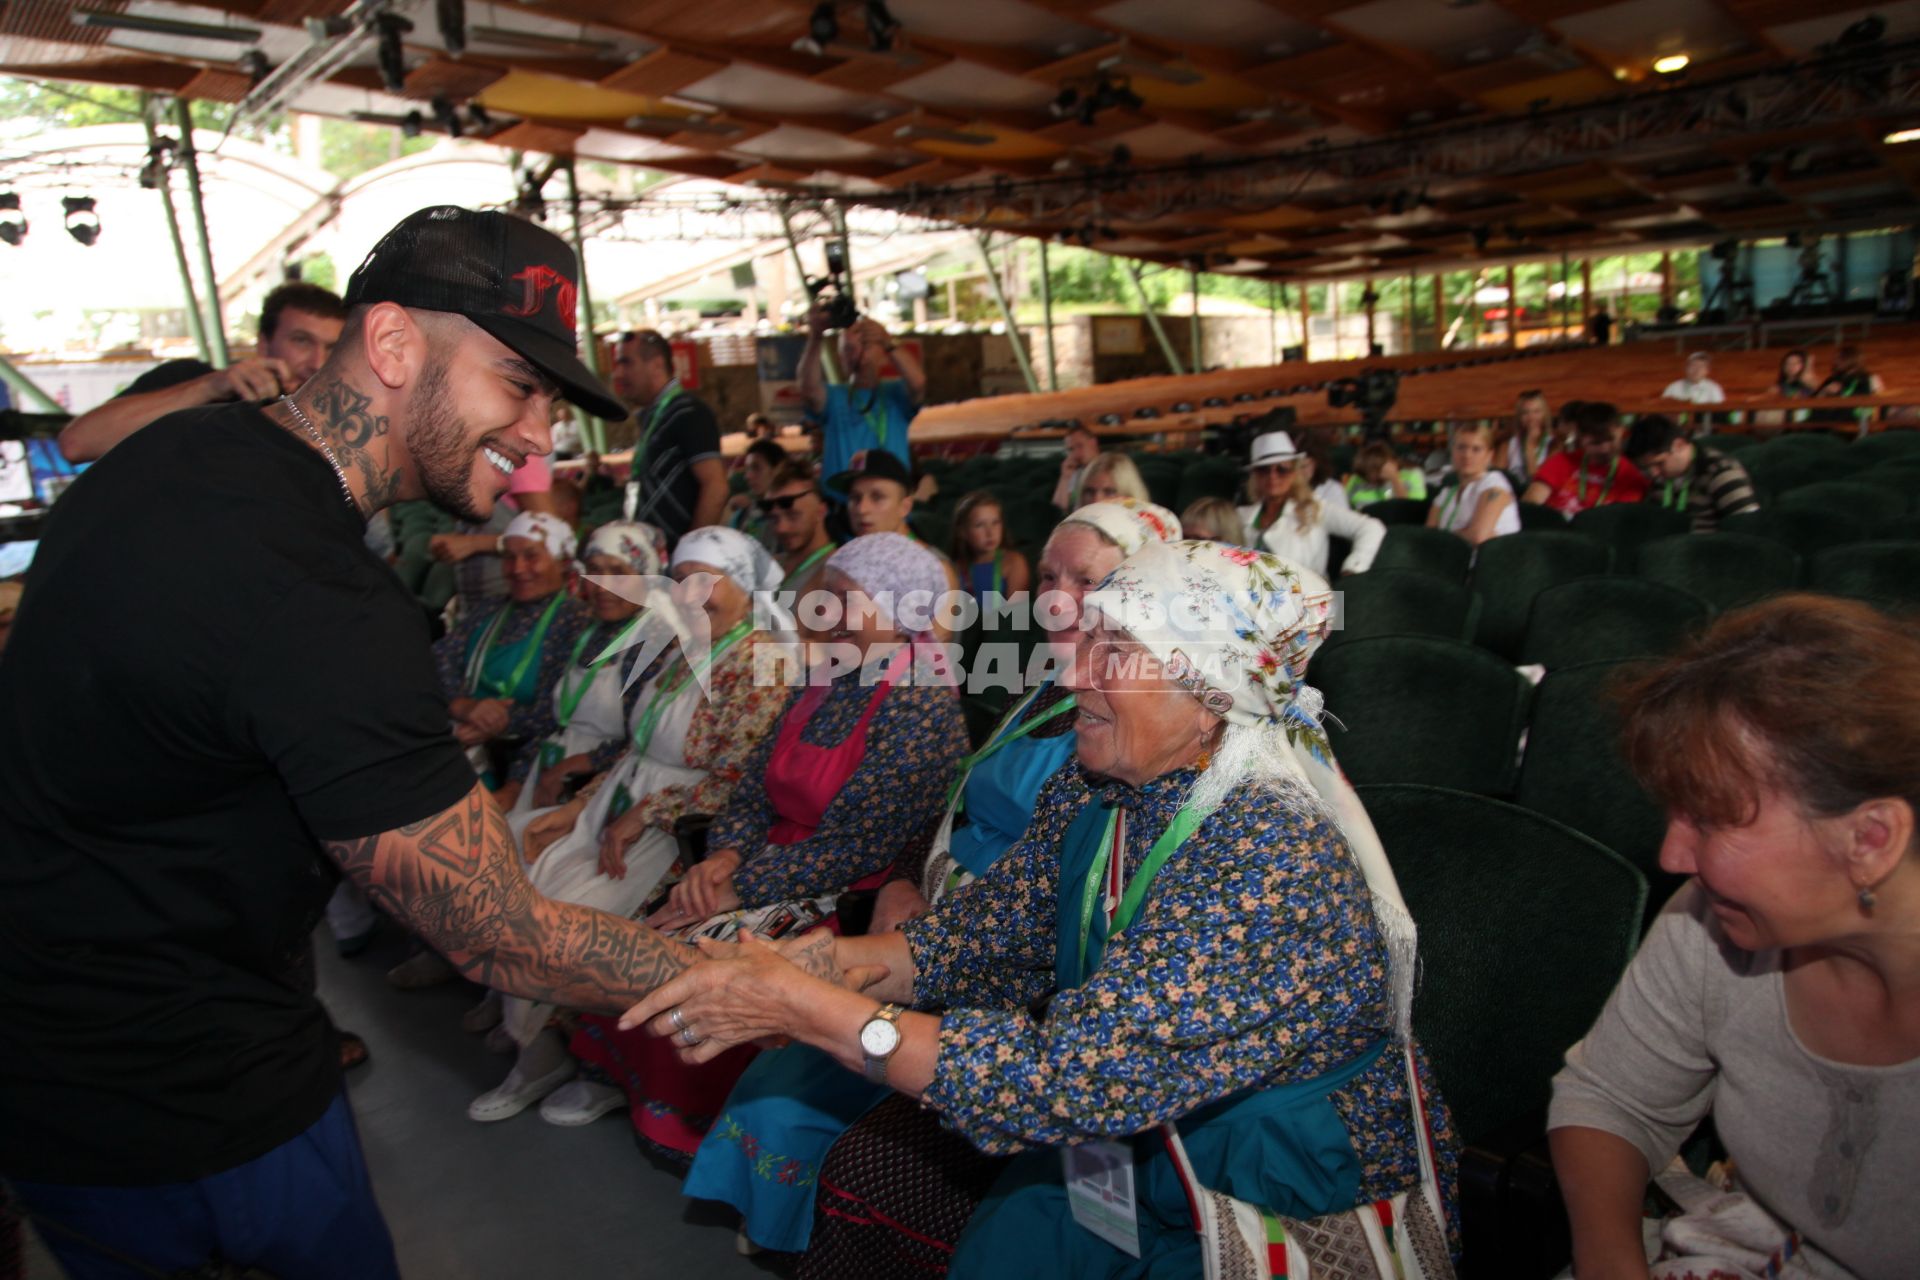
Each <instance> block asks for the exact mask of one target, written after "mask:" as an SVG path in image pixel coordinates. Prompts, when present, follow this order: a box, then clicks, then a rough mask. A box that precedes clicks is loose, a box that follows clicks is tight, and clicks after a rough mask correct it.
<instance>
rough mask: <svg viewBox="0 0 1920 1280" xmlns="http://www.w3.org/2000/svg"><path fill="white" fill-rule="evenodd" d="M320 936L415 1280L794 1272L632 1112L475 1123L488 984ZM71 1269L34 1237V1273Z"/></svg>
mask: <svg viewBox="0 0 1920 1280" xmlns="http://www.w3.org/2000/svg"><path fill="white" fill-rule="evenodd" d="M315 940H316V946H317V950H318V954H319V976H320V994H321V998H322V999H323V1000H324V1001H325V1002H326V1004H327V1007H328V1008H329V1009H330V1010H331V1011H332V1014H333V1017H334V1021H335V1022H336V1023H337V1024H338V1025H340V1026H342V1027H345V1028H349V1029H351V1030H353V1031H357V1032H359V1033H360V1035H362V1036H363V1037H365V1038H366V1041H367V1046H368V1048H369V1049H370V1051H371V1060H370V1061H369V1062H368V1064H367V1065H366V1066H363V1067H359V1068H357V1069H355V1070H354V1071H353V1072H352V1073H351V1074H350V1075H349V1076H348V1091H349V1094H350V1095H351V1097H352V1099H353V1109H354V1114H355V1116H356V1117H357V1118H358V1120H359V1124H360V1137H361V1141H362V1142H363V1143H364V1145H365V1146H366V1151H367V1162H368V1164H369V1165H370V1166H371V1168H372V1170H373V1182H374V1190H375V1191H376V1192H377V1193H378V1195H379V1197H380V1203H381V1206H382V1208H383V1209H384V1210H385V1211H386V1216H387V1223H388V1225H389V1226H390V1228H391V1229H392V1231H393V1239H394V1245H395V1248H396V1249H397V1250H398V1252H399V1255H400V1270H401V1272H402V1274H403V1275H405V1276H406V1277H407V1280H545V1278H546V1277H567V1280H590V1278H598V1277H607V1278H609V1280H615V1278H625V1277H635V1278H638V1277H651V1276H661V1277H666V1276H676V1277H678V1276H690V1275H698V1276H701V1277H703V1280H706V1278H709V1277H711V1278H716V1280H717V1278H724V1277H739V1278H740V1280H753V1278H755V1277H758V1278H760V1280H765V1278H766V1277H769V1276H778V1275H780V1274H782V1273H783V1272H785V1271H786V1270H787V1269H788V1268H787V1266H786V1263H787V1260H786V1259H783V1258H779V1257H768V1256H766V1255H762V1256H761V1257H758V1258H754V1259H747V1258H742V1257H740V1256H739V1255H738V1254H737V1253H736V1252H735V1251H734V1245H733V1234H734V1232H733V1229H734V1226H735V1224H736V1222H737V1220H738V1219H737V1216H736V1215H735V1214H734V1213H733V1211H732V1210H731V1209H728V1208H727V1207H725V1206H723V1205H715V1204H708V1203H701V1202H696V1201H691V1200H688V1199H686V1198H685V1197H683V1196H682V1195H681V1194H680V1178H681V1175H680V1173H679V1172H678V1171H676V1170H673V1169H670V1168H668V1167H667V1166H666V1165H664V1164H662V1163H657V1162H655V1161H654V1160H653V1159H651V1158H649V1157H648V1156H646V1155H643V1154H642V1153H641V1151H640V1149H639V1148H638V1147H636V1146H635V1145H634V1141H633V1129H632V1126H631V1125H630V1124H629V1123H628V1121H627V1117H626V1114H625V1113H624V1112H617V1113H615V1114H614V1115H610V1116H607V1117H604V1118H603V1119H601V1120H600V1121H599V1122H598V1123H596V1124H593V1125H591V1126H588V1127H587V1128H584V1129H561V1128H556V1127H555V1126H553V1125H550V1124H547V1123H546V1122H545V1121H543V1120H541V1119H540V1116H539V1113H538V1109H537V1108H529V1109H528V1110H527V1111H524V1112H522V1113H521V1114H520V1115H518V1116H515V1117H514V1118H513V1119H511V1120H506V1121H502V1122H500V1123H497V1124H489V1125H481V1124H475V1123H474V1122H473V1121H471V1120H469V1119H467V1103H468V1102H469V1101H471V1100H472V1099H473V1097H474V1095H476V1094H478V1093H480V1092H482V1091H484V1090H486V1089H489V1088H492V1087H493V1086H494V1085H496V1084H498V1083H499V1082H500V1079H501V1077H502V1076H504V1075H505V1074H506V1070H507V1066H508V1061H509V1060H508V1059H506V1058H500V1057H495V1056H494V1055H492V1054H490V1053H488V1052H487V1051H486V1050H485V1049H484V1048H483V1047H482V1045H481V1038H480V1037H479V1036H472V1035H468V1034H467V1033H465V1032H463V1031H462V1030H461V1029H460V1015H461V1013H463V1012H464V1011H465V1010H466V1009H467V1008H469V1007H470V1006H471V1005H472V1004H473V1003H474V1000H475V998H476V989H475V988H473V987H472V986H470V985H468V984H467V983H465V982H455V983H448V984H447V985H445V986H441V987H436V988H434V989H432V990H430V991H416V992H400V991H395V990H394V989H393V988H391V987H389V986H388V985H387V983H386V979H385V973H386V970H387V969H388V968H389V967H390V966H391V965H393V964H394V963H395V962H397V961H398V960H400V959H401V958H402V956H403V955H404V954H405V951H404V946H405V944H404V940H403V939H402V938H401V937H400V935H399V933H398V931H397V930H396V929H394V928H393V927H392V926H391V925H387V924H385V923H383V924H382V927H381V933H380V935H379V938H378V940H377V942H376V943H375V945H374V946H373V947H372V948H371V949H370V950H369V951H367V952H365V953H363V954H362V955H360V956H358V957H356V958H355V959H352V960H342V959H340V958H339V956H338V955H337V954H336V953H335V950H334V947H333V941H332V939H331V937H329V936H328V935H327V934H326V932H325V930H324V929H323V930H322V931H321V932H320V933H319V934H317V935H316V939H315ZM59 1275H60V1272H59V1270H58V1268H57V1267H56V1266H55V1265H54V1264H53V1263H52V1262H51V1261H50V1260H48V1259H47V1258H46V1257H45V1256H44V1255H43V1254H40V1253H39V1252H38V1250H37V1249H36V1248H35V1247H34V1246H33V1244H32V1243H31V1242H30V1243H29V1246H28V1266H27V1276H28V1280H54V1278H55V1277H58V1276H59ZM342 1280H350V1278H349V1277H343V1278H342Z"/></svg>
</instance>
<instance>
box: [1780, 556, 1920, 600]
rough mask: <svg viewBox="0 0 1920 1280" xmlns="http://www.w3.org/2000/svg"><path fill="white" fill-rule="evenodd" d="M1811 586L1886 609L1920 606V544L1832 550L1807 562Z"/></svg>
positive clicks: (1817, 589)
mask: <svg viewBox="0 0 1920 1280" xmlns="http://www.w3.org/2000/svg"><path fill="white" fill-rule="evenodd" d="M1807 585H1808V586H1810V587H1812V588H1813V589H1814V590H1815V591H1824V592H1826V593H1827V594H1829V595H1836V596H1849V597H1851V598H1853V599H1855V600H1865V601H1867V602H1868V603H1870V604H1876V605H1880V606H1881V607H1883V608H1889V609H1899V610H1903V611H1905V610H1911V609H1913V608H1915V607H1916V606H1920V542H1860V543H1855V544H1854V545H1853V546H1849V547H1832V548H1829V549H1828V550H1826V551H1822V552H1820V553H1819V554H1817V555H1815V556H1814V557H1813V558H1812V559H1811V560H1810V561H1808V563H1807Z"/></svg>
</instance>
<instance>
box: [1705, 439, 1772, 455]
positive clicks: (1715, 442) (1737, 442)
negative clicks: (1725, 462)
mask: <svg viewBox="0 0 1920 1280" xmlns="http://www.w3.org/2000/svg"><path fill="white" fill-rule="evenodd" d="M1694 443H1695V444H1697V445H1702V446H1705V447H1706V448H1708V449H1713V450H1715V451H1717V452H1719V453H1738V452H1740V451H1741V450H1742V449H1753V448H1757V447H1758V446H1759V445H1760V443H1761V441H1760V439H1759V437H1757V436H1701V437H1700V438H1698V439H1697V440H1695V441H1694Z"/></svg>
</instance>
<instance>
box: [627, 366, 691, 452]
mask: <svg viewBox="0 0 1920 1280" xmlns="http://www.w3.org/2000/svg"><path fill="white" fill-rule="evenodd" d="M679 394H680V380H679V379H678V378H675V379H673V380H672V381H670V382H668V383H667V385H666V386H665V387H663V388H661V390H660V394H659V396H657V397H656V398H655V399H654V402H653V404H652V406H651V407H649V408H648V409H647V429H646V430H645V431H643V432H641V433H640V443H639V444H638V445H636V446H635V447H634V450H633V458H634V462H635V463H636V464H639V463H644V462H645V461H646V457H647V446H648V445H650V444H652V443H653V432H654V429H655V428H656V427H658V426H659V425H660V415H661V414H663V413H665V412H666V411H667V406H668V405H670V404H672V403H673V401H674V397H676V396H678V395H679Z"/></svg>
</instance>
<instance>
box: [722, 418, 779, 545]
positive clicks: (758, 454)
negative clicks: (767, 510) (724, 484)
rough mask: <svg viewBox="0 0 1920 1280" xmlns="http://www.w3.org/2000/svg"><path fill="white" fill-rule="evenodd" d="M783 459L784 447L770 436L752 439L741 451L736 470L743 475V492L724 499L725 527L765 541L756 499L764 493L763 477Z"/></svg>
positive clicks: (763, 522)
mask: <svg viewBox="0 0 1920 1280" xmlns="http://www.w3.org/2000/svg"><path fill="white" fill-rule="evenodd" d="M786 460H787V451H786V450H785V449H782V448H781V447H780V446H779V445H778V444H776V443H774V442H773V441H772V440H755V441H753V442H752V443H750V444H749V445H747V451H746V453H744V454H743V455H741V460H740V474H741V475H742V476H743V477H744V478H745V479H746V482H747V488H746V492H744V493H736V494H734V495H733V496H732V497H730V498H728V499H727V527H728V528H729V529H738V530H740V531H741V532H742V533H744V534H746V535H747V536H748V537H750V538H755V539H758V540H759V541H760V543H761V544H762V545H765V544H766V543H767V542H768V540H769V539H768V531H767V522H766V517H765V515H764V514H763V513H762V512H761V510H760V507H759V502H760V499H761V498H764V497H765V496H766V495H767V481H769V480H771V479H772V478H773V473H774V472H775V471H778V470H779V469H780V465H781V464H782V463H784V462H785V461H786Z"/></svg>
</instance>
